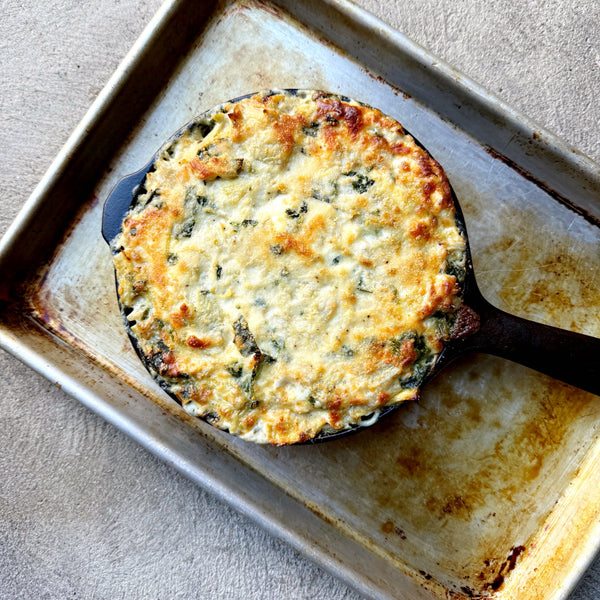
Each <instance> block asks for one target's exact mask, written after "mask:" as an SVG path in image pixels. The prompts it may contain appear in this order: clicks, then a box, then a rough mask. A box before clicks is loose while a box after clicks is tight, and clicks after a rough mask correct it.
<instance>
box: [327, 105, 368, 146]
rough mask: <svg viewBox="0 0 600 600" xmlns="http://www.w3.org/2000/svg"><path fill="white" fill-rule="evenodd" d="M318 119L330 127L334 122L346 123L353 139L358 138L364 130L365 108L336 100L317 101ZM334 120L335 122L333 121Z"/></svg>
mask: <svg viewBox="0 0 600 600" xmlns="http://www.w3.org/2000/svg"><path fill="white" fill-rule="evenodd" d="M316 102H317V111H316V117H317V119H322V120H325V122H326V123H327V122H329V123H330V125H335V123H334V121H338V122H344V123H345V124H346V127H347V128H348V132H349V133H350V135H351V137H352V138H356V137H357V136H358V133H359V132H360V131H361V130H362V129H363V125H364V123H363V110H364V109H363V108H361V107H360V106H353V105H351V104H347V103H346V102H341V101H340V100H337V99H335V98H326V99H321V98H318V99H317V101H316ZM332 119H333V120H334V121H332Z"/></svg>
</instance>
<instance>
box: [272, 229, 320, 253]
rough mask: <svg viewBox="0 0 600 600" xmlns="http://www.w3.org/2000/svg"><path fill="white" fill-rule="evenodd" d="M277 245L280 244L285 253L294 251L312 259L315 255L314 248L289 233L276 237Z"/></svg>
mask: <svg viewBox="0 0 600 600" xmlns="http://www.w3.org/2000/svg"><path fill="white" fill-rule="evenodd" d="M275 240H276V244H279V245H280V246H281V248H283V250H284V251H285V252H287V251H289V250H293V251H294V252H296V253H298V254H300V255H301V256H304V257H307V258H310V257H312V256H313V255H314V252H313V250H312V248H311V247H310V246H309V245H308V244H307V243H306V242H305V241H304V240H302V239H300V238H297V237H294V236H293V235H292V234H290V233H287V232H282V233H277V234H276V235H275Z"/></svg>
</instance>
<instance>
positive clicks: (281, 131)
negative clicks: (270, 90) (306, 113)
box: [273, 115, 303, 153]
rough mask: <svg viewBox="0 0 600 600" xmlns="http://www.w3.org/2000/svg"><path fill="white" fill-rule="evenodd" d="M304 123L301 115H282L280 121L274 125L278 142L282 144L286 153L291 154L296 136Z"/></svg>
mask: <svg viewBox="0 0 600 600" xmlns="http://www.w3.org/2000/svg"><path fill="white" fill-rule="evenodd" d="M302 122H303V119H302V116H301V115H295V116H292V115H281V116H280V117H279V119H278V120H277V121H275V123H273V129H274V130H275V134H276V136H277V141H278V142H279V143H280V144H281V146H282V147H283V149H284V151H285V152H286V153H289V152H290V150H291V148H292V146H293V145H294V141H295V139H296V135H297V133H298V130H299V128H300V125H301V124H302Z"/></svg>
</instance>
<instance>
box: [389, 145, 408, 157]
mask: <svg viewBox="0 0 600 600" xmlns="http://www.w3.org/2000/svg"><path fill="white" fill-rule="evenodd" d="M390 150H391V151H392V152H393V153H394V154H399V155H404V154H410V153H411V152H412V150H411V148H410V146H407V145H406V144H403V143H402V142H398V143H397V144H392V145H391V146H390Z"/></svg>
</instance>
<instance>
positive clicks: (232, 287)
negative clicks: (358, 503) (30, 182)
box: [112, 90, 466, 444]
mask: <svg viewBox="0 0 600 600" xmlns="http://www.w3.org/2000/svg"><path fill="white" fill-rule="evenodd" d="M465 246H466V241H465V237H464V235H463V234H462V232H461V229H460V227H459V226H458V225H457V222H456V218H455V207H454V204H453V200H452V194H451V191H450V186H449V184H448V181H447V179H446V176H445V174H444V172H443V170H442V168H441V167H440V165H439V164H438V163H437V162H436V161H435V160H434V159H433V158H432V157H431V156H430V155H429V154H428V153H427V152H426V151H425V150H423V149H422V148H421V147H420V146H419V145H417V144H416V143H415V141H414V140H413V138H412V137H410V136H409V135H408V134H406V133H405V131H404V130H403V128H402V126H401V125H400V124H399V123H398V122H397V121H395V120H394V119H392V118H390V117H388V116H386V115H384V114H382V113H381V112H380V111H379V110H376V109H374V108H371V107H369V106H366V105H364V104H361V103H358V102H355V101H353V100H350V99H349V98H346V97H344V96H336V95H333V94H327V93H323V92H315V91H300V90H276V91H273V90H271V91H269V92H262V93H258V94H255V95H253V96H250V97H244V98H242V99H238V100H234V101H232V102H229V103H226V104H223V105H221V106H219V107H217V108H215V109H213V110H211V111H209V112H207V113H205V114H203V115H202V116H200V117H199V118H197V119H196V120H195V121H194V122H192V123H191V124H189V125H188V126H186V127H185V128H184V129H182V130H181V131H180V132H179V133H178V134H177V135H176V136H175V137H174V138H172V139H171V140H170V141H169V142H168V143H167V144H166V145H165V146H164V147H163V149H162V150H161V151H160V152H159V153H158V154H157V155H156V157H155V160H154V163H153V165H152V167H151V169H150V171H149V172H148V174H147V175H146V178H145V180H144V182H143V184H142V185H141V186H140V187H138V188H137V190H136V191H135V192H134V197H133V202H132V205H131V208H130V210H129V212H128V213H127V215H126V217H125V219H124V221H123V225H122V229H121V233H120V234H119V235H118V236H117V238H116V239H115V240H114V241H113V243H112V250H113V254H114V263H115V267H116V274H117V284H118V294H119V298H120V303H121V309H122V311H123V315H124V316H125V320H126V324H127V328H128V331H129V334H130V335H131V336H132V337H133V339H134V344H135V345H136V346H137V350H138V353H139V354H140V356H142V358H143V360H144V362H145V364H146V366H147V367H148V369H149V370H150V372H151V373H152V374H153V375H154V377H155V378H156V379H157V380H158V381H159V383H160V384H161V385H162V387H163V388H165V389H166V390H167V391H168V392H169V393H170V394H171V395H172V396H173V397H175V398H176V399H177V400H178V401H179V402H180V403H181V404H182V406H183V408H184V409H185V410H186V411H187V412H188V413H189V414H191V415H196V416H198V417H202V418H204V419H205V420H207V421H208V422H209V423H211V424H213V425H215V426H217V427H219V428H221V429H225V430H228V431H229V432H230V433H232V434H234V435H238V436H240V437H242V438H243V439H246V440H251V441H254V442H259V443H272V444H293V443H296V442H303V441H307V440H310V439H313V438H314V437H315V436H318V435H319V434H324V433H330V432H332V431H336V430H342V429H347V428H351V427H355V426H357V425H365V424H369V423H371V422H374V421H375V420H376V419H377V416H378V414H379V411H380V410H381V409H382V408H383V407H387V406H390V405H394V404H397V403H399V402H404V401H407V400H413V399H415V398H416V397H417V392H418V388H419V385H420V384H421V382H422V381H423V379H424V378H425V377H426V376H427V375H428V373H429V372H430V371H431V368H432V367H433V365H434V364H435V361H436V359H437V357H438V356H439V354H440V352H441V350H442V349H443V347H444V343H445V342H446V341H447V340H448V339H449V338H450V337H451V334H452V327H453V323H454V320H455V318H456V315H457V313H458V312H459V309H460V307H461V297H462V291H461V287H462V283H463V276H464V269H465Z"/></svg>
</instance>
